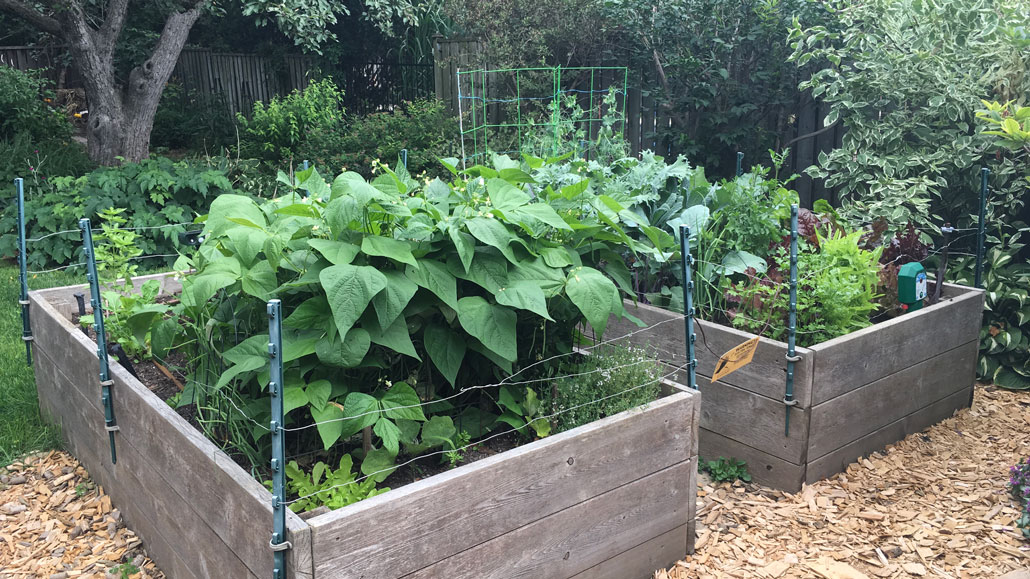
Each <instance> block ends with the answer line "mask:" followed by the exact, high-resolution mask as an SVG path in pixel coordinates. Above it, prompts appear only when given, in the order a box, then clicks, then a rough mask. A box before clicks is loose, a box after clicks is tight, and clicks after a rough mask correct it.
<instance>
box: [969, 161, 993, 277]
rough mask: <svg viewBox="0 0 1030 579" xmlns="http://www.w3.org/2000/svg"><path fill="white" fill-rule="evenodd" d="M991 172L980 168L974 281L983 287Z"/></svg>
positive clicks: (985, 168)
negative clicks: (985, 233)
mask: <svg viewBox="0 0 1030 579" xmlns="http://www.w3.org/2000/svg"><path fill="white" fill-rule="evenodd" d="M990 174H991V170H990V169H988V168H987V167H984V168H982V169H980V219H979V221H978V222H977V225H976V226H977V236H976V279H975V280H974V281H973V285H974V286H975V287H977V288H982V287H983V280H984V231H985V230H986V227H987V224H986V223H984V220H985V219H986V218H987V176H988V175H990Z"/></svg>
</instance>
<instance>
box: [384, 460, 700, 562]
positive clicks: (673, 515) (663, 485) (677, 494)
mask: <svg viewBox="0 0 1030 579" xmlns="http://www.w3.org/2000/svg"><path fill="white" fill-rule="evenodd" d="M696 470H697V462H696V461H695V460H686V461H684V462H681V463H679V464H677V465H674V466H671V467H669V468H667V469H664V470H662V471H659V472H657V473H654V474H650V475H648V476H646V477H643V478H641V479H638V480H636V481H634V482H631V483H629V484H626V485H622V486H619V487H617V488H615V489H613V490H611V491H609V492H607V493H604V494H602V495H599V496H596V497H594V498H591V499H590V500H587V501H584V502H582V503H579V504H577V505H575V506H572V507H569V508H567V509H564V510H562V511H559V512H556V513H554V514H551V515H549V516H547V517H545V518H543V519H540V520H538V521H535V522H533V523H531V524H528V525H525V526H523V527H519V528H518V529H516V530H514V531H512V532H510V533H506V534H504V535H501V536H499V537H497V538H495V539H492V540H490V541H487V542H485V543H482V544H480V545H476V546H475V547H473V548H471V549H467V550H465V551H462V552H461V553H458V554H456V555H454V556H452V557H448V558H447V559H444V560H442V561H439V562H437V563H434V564H432V565H429V566H428V567H424V568H422V569H420V570H419V571H418V572H416V573H412V574H410V575H406V576H405V578H406V579H429V578H438V577H476V578H477V579H491V578H496V579H501V578H504V579H518V578H529V577H532V578H534V579H552V578H553V579H564V578H566V577H571V576H575V575H576V574H578V573H582V572H584V571H586V570H587V569H589V568H591V567H594V566H596V565H599V564H600V563H603V562H604V561H605V560H607V558H608V556H609V555H610V554H611V553H612V552H613V551H618V550H619V548H620V545H625V544H629V545H639V544H641V543H643V542H646V541H647V540H648V539H650V538H653V537H654V536H661V535H663V534H665V533H667V532H669V531H672V530H674V529H676V528H678V527H680V526H683V525H684V524H685V523H686V518H687V502H688V501H693V500H694V490H695V489H689V492H688V489H685V488H684V484H683V481H684V480H687V479H688V478H689V473H690V471H696ZM655 531H657V532H655ZM683 547H684V546H683V545H681V546H680V549H681V550H682V549H683ZM641 571H643V570H636V571H634V572H632V573H631V574H630V576H639V575H642V574H643V573H641ZM389 576H390V577H392V576H394V575H393V574H390V575H389ZM368 577H372V576H371V575H370V576H368ZM380 577H386V575H382V576H380Z"/></svg>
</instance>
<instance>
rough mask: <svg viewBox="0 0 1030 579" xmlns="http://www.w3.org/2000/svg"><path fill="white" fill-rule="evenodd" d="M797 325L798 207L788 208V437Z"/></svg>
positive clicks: (785, 432) (796, 359) (785, 428)
mask: <svg viewBox="0 0 1030 579" xmlns="http://www.w3.org/2000/svg"><path fill="white" fill-rule="evenodd" d="M797 325H798V206H797V205H791V206H790V310H789V319H788V324H787V391H786V393H785V395H784V396H783V404H784V412H785V416H784V425H783V435H784V436H790V407H791V406H797V405H798V402H797V400H794V363H795V362H799V361H801V356H798V355H797V354H796V353H795V350H794V339H795V337H796V334H797Z"/></svg>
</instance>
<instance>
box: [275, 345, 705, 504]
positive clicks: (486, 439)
mask: <svg viewBox="0 0 1030 579" xmlns="http://www.w3.org/2000/svg"><path fill="white" fill-rule="evenodd" d="M688 365H689V364H684V365H682V366H679V367H678V368H676V369H675V370H673V371H672V372H669V373H667V374H664V375H662V376H659V377H658V378H655V379H654V380H648V381H647V382H644V383H642V384H638V385H636V386H631V387H629V388H626V389H625V390H622V391H620V392H616V393H614V394H609V395H608V396H603V397H601V398H598V399H596V400H591V401H589V402H583V403H582V404H577V405H575V406H570V407H568V408H565V409H563V410H559V411H558V412H554V413H552V414H547V415H545V416H538V417H536V418H534V419H532V420H530V421H528V422H526V423H525V424H523V425H522V426H520V427H518V428H512V429H511V430H505V431H502V432H498V433H496V434H491V435H490V436H487V437H485V438H482V439H480V440H478V441H476V442H474V443H469V444H466V445H465V446H461V447H458V448H453V449H448V450H438V451H435V452H430V453H427V454H422V455H419V456H417V457H414V458H412V459H410V460H407V461H405V462H402V463H400V464H396V465H393V466H391V467H389V468H385V469H382V470H378V471H375V472H371V473H368V474H366V475H364V476H361V477H358V478H356V479H354V480H352V481H349V482H345V483H341V484H338V485H333V486H331V487H326V488H324V489H319V490H317V491H315V492H313V493H309V494H306V495H301V496H299V497H297V498H295V499H293V500H290V501H286V502H285V504H286V505H291V504H293V503H296V502H299V501H302V500H305V499H309V498H311V497H314V496H317V495H320V494H322V493H325V492H329V491H331V490H334V489H338V488H343V487H346V486H350V485H353V484H357V483H360V482H362V481H364V480H365V479H368V478H370V477H373V476H376V475H378V474H383V473H392V472H394V471H395V470H397V469H399V468H401V467H404V466H407V465H409V464H411V463H414V462H417V461H419V460H422V459H425V458H431V457H433V456H441V455H444V454H447V453H450V452H464V451H465V450H468V449H470V448H473V447H476V446H479V445H481V444H483V443H485V442H487V441H489V440H491V439H494V438H497V437H499V436H504V435H506V434H509V433H511V432H512V431H521V430H522V429H524V428H526V427H528V426H530V425H531V424H533V423H534V422H537V421H540V420H550V419H552V418H555V417H558V416H561V415H562V414H565V413H566V412H571V411H573V410H578V409H580V408H583V407H584V406H589V405H591V404H597V403H598V402H604V401H605V400H608V399H610V398H614V397H616V396H621V395H623V394H626V393H627V392H632V391H634V390H639V389H640V388H644V387H646V386H650V385H652V384H658V383H661V381H662V380H665V379H668V378H670V377H672V376H675V375H676V374H677V373H679V372H680V371H682V370H684V369H685V368H687V366H688Z"/></svg>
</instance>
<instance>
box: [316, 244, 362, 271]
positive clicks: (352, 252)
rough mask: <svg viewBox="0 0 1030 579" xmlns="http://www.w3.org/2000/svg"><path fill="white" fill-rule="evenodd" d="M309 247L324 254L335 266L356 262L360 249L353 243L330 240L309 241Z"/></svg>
mask: <svg viewBox="0 0 1030 579" xmlns="http://www.w3.org/2000/svg"><path fill="white" fill-rule="evenodd" d="M308 245H310V246H311V247H312V249H314V250H315V251H317V252H319V253H321V254H322V257H325V258H326V260H328V261H329V263H331V264H333V265H347V264H349V263H350V262H352V261H354V256H356V255H357V254H358V251H359V250H360V248H359V247H358V246H357V245H354V244H353V243H347V242H345V241H333V240H329V239H309V240H308Z"/></svg>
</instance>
